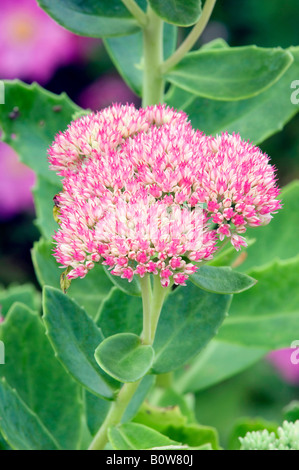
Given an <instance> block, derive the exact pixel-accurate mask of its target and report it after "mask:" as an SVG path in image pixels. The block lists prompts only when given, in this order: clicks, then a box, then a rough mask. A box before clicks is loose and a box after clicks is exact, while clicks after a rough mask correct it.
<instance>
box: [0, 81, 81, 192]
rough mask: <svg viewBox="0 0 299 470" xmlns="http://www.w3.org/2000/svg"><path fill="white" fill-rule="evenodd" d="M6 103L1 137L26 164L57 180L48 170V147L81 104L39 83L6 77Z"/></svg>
mask: <svg viewBox="0 0 299 470" xmlns="http://www.w3.org/2000/svg"><path fill="white" fill-rule="evenodd" d="M4 84H5V104H3V105H1V106H0V127H1V128H2V130H3V132H4V135H2V140H3V141H4V142H6V143H7V144H9V145H10V146H11V147H12V148H13V149H14V150H15V151H16V152H17V153H18V154H19V157H20V159H21V161H22V162H23V163H25V165H27V166H29V167H30V168H32V169H33V170H34V171H35V172H36V173H37V174H38V175H42V176H43V177H44V178H45V179H47V180H50V181H52V182H53V183H55V184H58V183H59V178H58V176H57V175H56V174H55V172H54V171H50V170H49V163H48V160H47V149H48V147H49V146H50V145H51V143H52V142H53V140H54V136H55V134H57V133H58V132H59V131H61V130H64V129H65V128H66V127H67V125H68V124H69V122H70V121H71V120H72V115H73V113H74V112H76V111H77V110H80V108H79V107H78V106H77V105H75V104H74V103H73V102H72V101H71V100H70V99H69V98H68V97H67V95H66V94H62V95H59V96H58V95H55V94H53V93H50V92H49V91H46V90H44V89H43V88H41V87H40V86H39V85H37V83H33V84H32V85H26V84H25V83H22V82H20V81H18V80H13V81H5V82H4Z"/></svg>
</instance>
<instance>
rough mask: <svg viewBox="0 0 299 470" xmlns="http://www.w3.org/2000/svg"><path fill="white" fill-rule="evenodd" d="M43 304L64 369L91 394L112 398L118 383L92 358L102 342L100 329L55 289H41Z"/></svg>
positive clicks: (52, 341) (48, 331) (55, 348)
mask: <svg viewBox="0 0 299 470" xmlns="http://www.w3.org/2000/svg"><path fill="white" fill-rule="evenodd" d="M43 305H44V316H43V319H44V323H45V325H46V330H47V335H48V336H49V339H50V341H51V343H52V346H53V349H54V351H55V352H56V354H57V356H58V358H59V359H60V361H61V362H62V364H63V365H64V367H65V368H66V370H67V371H68V372H69V373H70V374H71V375H72V376H73V377H74V378H75V379H76V380H77V381H78V382H79V383H81V385H83V387H85V388H87V389H88V390H90V391H91V392H92V393H95V394H96V395H98V396H100V397H103V398H108V399H112V398H113V395H114V389H115V388H116V387H117V384H116V383H115V382H114V381H112V379H111V377H109V376H108V375H106V374H105V373H104V372H103V371H102V370H101V369H100V368H99V367H98V365H97V363H96V361H95V359H94V351H95V349H96V347H97V346H98V344H99V343H100V342H101V341H102V340H103V335H102V333H101V331H100V329H99V328H98V327H97V326H96V324H95V323H94V322H93V320H92V319H91V318H90V317H89V316H88V315H87V313H86V312H85V310H83V309H82V308H80V307H79V306H78V305H77V304H76V303H75V302H74V301H73V300H71V299H70V298H69V297H68V296H67V295H65V294H63V293H62V292H61V291H59V290H58V289H54V288H53V287H45V288H44V292H43Z"/></svg>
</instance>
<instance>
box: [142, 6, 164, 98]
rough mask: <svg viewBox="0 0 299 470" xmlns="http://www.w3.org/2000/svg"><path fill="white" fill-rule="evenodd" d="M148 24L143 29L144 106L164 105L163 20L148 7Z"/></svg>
mask: <svg viewBox="0 0 299 470" xmlns="http://www.w3.org/2000/svg"><path fill="white" fill-rule="evenodd" d="M147 16H148V23H147V25H146V26H145V27H144V29H143V51H144V67H143V94H142V96H143V99H142V106H143V107H145V106H149V105H151V104H158V103H163V98H164V88H165V82H164V79H163V77H162V76H161V73H160V66H161V64H162V62H163V20H162V19H161V18H159V16H157V15H156V13H155V12H154V11H153V10H152V9H151V7H150V6H149V7H148V10H147Z"/></svg>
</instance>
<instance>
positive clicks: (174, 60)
mask: <svg viewBox="0 0 299 470" xmlns="http://www.w3.org/2000/svg"><path fill="white" fill-rule="evenodd" d="M215 3H216V0H206V3H205V6H204V8H203V11H202V14H201V16H200V18H199V20H198V22H197V23H196V25H195V26H194V27H193V29H192V30H191V32H190V33H189V35H188V36H187V37H186V39H185V40H184V41H183V42H182V44H181V45H180V47H179V48H178V49H177V50H176V51H175V52H174V53H173V54H172V55H171V56H170V57H169V58H168V59H167V60H165V62H163V64H162V65H161V68H160V72H161V74H162V75H163V74H165V73H166V72H167V71H168V70H169V69H171V68H172V67H174V66H175V65H176V64H178V63H179V62H180V61H181V60H182V59H183V58H184V56H185V55H186V54H187V52H189V51H190V49H192V47H193V46H194V44H195V43H196V41H197V40H198V39H199V37H200V36H201V34H202V33H203V31H204V29H205V27H206V26H207V24H208V21H209V19H210V16H211V14H212V11H213V9H214V6H215Z"/></svg>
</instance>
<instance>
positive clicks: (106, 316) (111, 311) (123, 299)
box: [97, 287, 143, 338]
mask: <svg viewBox="0 0 299 470" xmlns="http://www.w3.org/2000/svg"><path fill="white" fill-rule="evenodd" d="M97 324H98V326H99V327H100V328H101V330H102V333H103V335H104V336H105V337H106V338H107V337H108V336H112V335H115V334H117V333H134V334H136V335H140V333H141V332H142V324H143V317H142V301H141V299H140V298H138V297H133V296H131V295H126V294H125V293H124V292H122V291H121V290H120V289H117V288H116V287H113V288H112V289H111V291H110V295H109V296H108V297H107V298H106V299H105V301H104V302H103V304H102V307H101V309H100V311H99V319H98V321H97Z"/></svg>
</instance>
